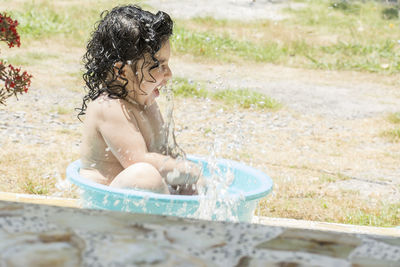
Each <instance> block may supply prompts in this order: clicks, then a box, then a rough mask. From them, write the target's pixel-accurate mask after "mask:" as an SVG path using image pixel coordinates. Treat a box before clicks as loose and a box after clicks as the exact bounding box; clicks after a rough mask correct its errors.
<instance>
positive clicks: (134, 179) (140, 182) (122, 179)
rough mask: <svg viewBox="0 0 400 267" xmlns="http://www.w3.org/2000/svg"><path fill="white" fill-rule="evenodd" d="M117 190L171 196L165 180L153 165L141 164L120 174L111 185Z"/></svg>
mask: <svg viewBox="0 0 400 267" xmlns="http://www.w3.org/2000/svg"><path fill="white" fill-rule="evenodd" d="M110 186H111V187H116V188H138V189H144V190H149V191H154V192H157V193H164V194H169V190H168V186H167V184H166V183H165V181H164V179H163V178H162V176H161V175H160V173H159V172H158V171H157V169H156V168H154V167H153V166H152V165H151V164H148V163H144V162H139V163H136V164H133V165H131V166H129V167H128V168H126V169H125V170H123V171H122V172H120V173H119V174H118V175H117V176H116V177H115V178H114V180H113V181H112V182H111V184H110Z"/></svg>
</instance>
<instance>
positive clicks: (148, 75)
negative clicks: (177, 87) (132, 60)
mask: <svg viewBox="0 0 400 267" xmlns="http://www.w3.org/2000/svg"><path fill="white" fill-rule="evenodd" d="M169 57H170V44H169V40H167V41H166V42H164V44H163V45H162V46H161V48H160V50H159V51H158V52H157V53H156V54H155V58H156V59H157V60H158V61H159V66H158V67H156V68H153V69H152V70H150V69H151V67H153V66H154V63H150V64H148V65H147V66H146V64H145V66H144V67H143V71H141V67H142V64H143V59H141V60H139V61H138V62H137V63H136V70H137V71H136V73H132V74H133V77H132V78H131V77H129V78H128V80H129V83H128V86H127V89H128V96H129V97H131V98H132V99H134V100H135V101H136V102H137V103H139V104H140V105H143V106H149V105H151V104H153V103H154V101H155V99H156V97H158V96H159V94H160V91H159V90H160V88H161V87H162V86H164V85H166V83H167V81H168V80H169V79H170V78H171V77H172V73H171V70H170V68H169V66H168V61H169ZM148 61H150V62H152V60H151V58H150V57H148V58H146V62H148ZM129 76H130V75H129ZM142 77H143V79H142ZM141 80H142V82H141V84H140V89H139V82H140V81H141Z"/></svg>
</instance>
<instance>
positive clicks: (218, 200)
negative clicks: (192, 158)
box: [163, 84, 244, 221]
mask: <svg viewBox="0 0 400 267" xmlns="http://www.w3.org/2000/svg"><path fill="white" fill-rule="evenodd" d="M163 89H164V90H163V91H164V92H165V97H166V102H167V103H166V112H165V116H164V118H165V123H164V129H166V137H167V138H166V140H167V155H171V156H172V157H174V158H178V159H182V160H185V159H186V153H185V152H184V151H183V150H182V149H181V148H180V147H179V146H178V145H177V142H176V138H175V133H174V130H175V124H174V120H173V116H172V114H173V109H174V93H173V89H172V85H171V84H168V85H167V86H166V87H164V88H163ZM222 140H223V139H222V138H216V139H215V140H214V142H213V144H211V145H209V147H208V151H210V155H208V157H207V163H208V165H207V171H208V174H209V175H207V177H206V178H205V177H204V178H203V177H202V178H201V179H203V185H202V186H199V187H198V194H199V208H198V210H197V211H196V212H195V213H194V214H193V215H192V216H191V217H193V218H196V219H205V220H228V221H238V216H237V214H236V213H235V208H236V207H237V205H238V202H240V201H244V197H243V196H241V195H240V194H232V192H230V191H229V186H230V185H231V184H232V182H233V180H234V174H233V173H232V171H231V170H230V168H229V166H228V168H227V169H226V170H221V168H220V167H219V166H218V164H217V154H220V152H221V150H222V149H223V142H222ZM203 174H204V173H203Z"/></svg>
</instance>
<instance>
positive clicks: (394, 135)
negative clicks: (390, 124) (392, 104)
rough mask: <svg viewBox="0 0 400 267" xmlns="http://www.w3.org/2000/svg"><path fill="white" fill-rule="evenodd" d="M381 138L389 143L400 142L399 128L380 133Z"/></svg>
mask: <svg viewBox="0 0 400 267" xmlns="http://www.w3.org/2000/svg"><path fill="white" fill-rule="evenodd" d="M382 136H383V137H385V138H386V139H388V140H389V141H391V142H395V143H397V142H400V128H395V129H391V130H386V131H384V132H383V133H382Z"/></svg>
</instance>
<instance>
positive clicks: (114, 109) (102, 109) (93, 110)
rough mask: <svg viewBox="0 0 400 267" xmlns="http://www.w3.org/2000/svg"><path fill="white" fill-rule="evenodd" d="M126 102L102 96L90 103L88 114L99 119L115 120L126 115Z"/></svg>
mask: <svg viewBox="0 0 400 267" xmlns="http://www.w3.org/2000/svg"><path fill="white" fill-rule="evenodd" d="M126 103H127V102H126V101H125V100H122V99H114V98H109V97H107V96H100V97H98V98H97V99H96V100H94V101H92V102H91V103H90V104H89V105H88V108H87V115H88V117H91V118H93V119H96V120H99V121H110V120H111V121H115V120H118V118H121V117H124V109H125V106H126Z"/></svg>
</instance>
